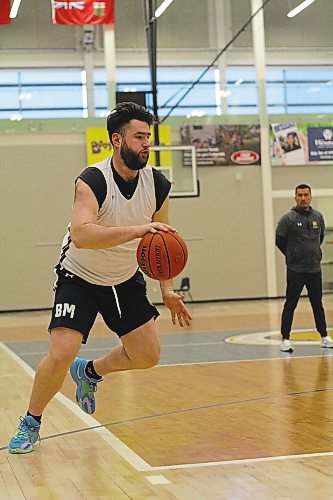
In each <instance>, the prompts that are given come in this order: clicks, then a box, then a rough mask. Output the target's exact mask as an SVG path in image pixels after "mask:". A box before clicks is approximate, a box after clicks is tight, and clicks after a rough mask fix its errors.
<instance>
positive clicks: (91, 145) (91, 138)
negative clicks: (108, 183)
mask: <svg viewBox="0 0 333 500" xmlns="http://www.w3.org/2000/svg"><path fill="white" fill-rule="evenodd" d="M151 133H152V135H151V142H152V144H153V143H154V127H152V128H151ZM159 139H160V143H161V145H165V146H169V145H170V144H171V129H170V127H169V126H168V125H160V126H159ZM112 151H113V148H112V145H111V142H110V139H109V134H108V131H107V129H106V128H105V127H89V128H86V154H87V165H88V166H89V165H93V164H94V163H98V162H99V161H102V160H105V159H106V158H108V157H109V156H110V155H111V154H112ZM148 164H149V165H151V166H152V167H154V166H156V158H155V152H154V151H151V152H150V154H149V160H148ZM159 166H161V167H169V166H172V157H171V153H170V151H163V152H161V153H160V165H159Z"/></svg>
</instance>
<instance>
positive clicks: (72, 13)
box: [51, 0, 114, 24]
mask: <svg viewBox="0 0 333 500" xmlns="http://www.w3.org/2000/svg"><path fill="white" fill-rule="evenodd" d="M51 3H52V20H53V23H54V24H113V23H114V0H104V1H103V2H96V1H95V0H79V1H77V2H72V1H69V0H65V1H63V2H61V1H58V0H51Z"/></svg>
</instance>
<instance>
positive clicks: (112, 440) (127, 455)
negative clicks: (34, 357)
mask: <svg viewBox="0 0 333 500" xmlns="http://www.w3.org/2000/svg"><path fill="white" fill-rule="evenodd" d="M0 349H1V350H2V351H3V352H4V353H5V354H7V355H8V356H9V357H11V358H12V359H13V360H14V361H15V362H16V363H17V364H18V365H19V366H20V367H21V368H22V369H23V370H24V371H25V372H26V373H27V374H28V375H29V376H30V377H31V378H34V375H35V371H34V370H33V369H32V368H31V367H30V366H29V365H28V364H27V363H26V362H25V361H24V360H23V359H21V358H20V357H19V356H18V355H17V354H16V353H15V352H13V351H12V350H11V349H9V347H7V346H6V345H4V344H3V343H2V342H0ZM54 397H55V399H57V400H58V401H60V402H61V403H62V404H63V405H64V406H65V407H66V408H67V409H68V410H70V411H71V412H72V413H74V414H75V416H76V417H78V419H79V420H81V421H82V422H84V423H85V424H87V425H88V426H89V427H91V428H92V429H91V430H93V431H94V432H96V433H97V434H98V435H99V436H100V437H101V438H102V439H103V440H104V441H106V442H107V443H108V445H109V446H111V448H113V449H114V450H115V451H116V452H117V453H118V454H119V455H120V456H121V457H122V458H124V459H125V460H126V461H127V462H128V463H129V464H130V465H131V466H132V467H134V469H136V470H137V471H150V470H151V466H150V465H149V464H148V463H147V462H145V461H144V460H143V459H142V458H141V457H140V456H139V455H137V454H136V453H135V452H134V451H133V450H131V449H130V448H128V446H126V445H125V444H124V443H123V442H122V441H121V440H120V439H119V438H117V437H116V436H115V435H114V434H113V433H112V432H111V431H109V430H108V429H106V428H105V427H104V426H101V425H100V422H98V421H97V420H95V419H94V418H93V417H92V416H91V415H87V414H86V413H83V411H82V410H81V409H80V408H79V407H78V406H77V404H75V403H73V401H71V400H70V399H68V398H67V397H66V396H64V395H63V394H61V393H58V394H56V395H55V396H54Z"/></svg>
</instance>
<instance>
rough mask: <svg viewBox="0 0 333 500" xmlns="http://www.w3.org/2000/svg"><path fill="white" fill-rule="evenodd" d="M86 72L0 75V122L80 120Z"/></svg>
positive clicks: (35, 72)
mask: <svg viewBox="0 0 333 500" xmlns="http://www.w3.org/2000/svg"><path fill="white" fill-rule="evenodd" d="M84 75H85V72H84V71H81V70H74V69H72V70H48V71H43V70H34V71H32V70H31V71H28V70H20V71H1V72H0V81H1V84H0V95H1V97H0V118H2V119H13V120H19V119H22V118H67V117H68V118H82V117H83V116H85V114H86V106H84V104H83V103H84V95H85V91H86V89H85V85H84Z"/></svg>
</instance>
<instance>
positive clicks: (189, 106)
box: [94, 67, 217, 117]
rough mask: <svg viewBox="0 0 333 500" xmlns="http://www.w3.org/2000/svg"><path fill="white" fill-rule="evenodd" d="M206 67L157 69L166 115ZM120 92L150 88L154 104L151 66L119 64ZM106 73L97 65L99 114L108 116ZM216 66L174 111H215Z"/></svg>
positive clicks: (160, 103) (162, 110)
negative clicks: (124, 65)
mask: <svg viewBox="0 0 333 500" xmlns="http://www.w3.org/2000/svg"><path fill="white" fill-rule="evenodd" d="M203 70H204V68H201V67H195V68H186V67H185V68H179V67H168V68H159V69H158V71H157V81H158V85H157V92H158V94H157V98H158V106H159V115H160V116H161V117H162V116H165V115H166V114H167V113H168V111H169V110H170V109H171V108H172V107H173V106H174V105H175V104H176V103H177V102H178V100H179V99H180V98H181V97H182V96H183V95H184V94H185V92H186V91H187V89H188V88H189V87H190V85H191V84H192V82H193V81H195V80H196V79H197V78H198V77H199V76H200V75H201V73H202V72H203ZM116 80H117V91H118V92H136V91H140V92H142V91H144V92H146V103H147V106H148V107H150V108H152V96H151V84H150V73H149V69H148V68H142V67H131V68H117V70H116ZM105 82H106V73H105V70H103V69H102V68H99V69H95V71H94V83H95V94H94V95H95V115H96V116H104V115H105V113H106V111H107V90H106V83H105ZM215 83H216V82H215V75H214V69H211V70H209V71H208V72H207V73H206V74H205V75H204V77H203V78H202V80H201V81H200V83H198V84H197V85H196V86H195V87H194V88H193V89H192V90H191V91H190V92H189V94H188V95H187V96H186V97H185V98H184V99H183V100H182V102H181V103H180V105H179V107H178V108H177V109H175V110H174V112H173V113H172V115H173V116H176V115H182V116H184V115H185V116H186V115H188V114H191V113H192V114H193V113H200V114H201V115H204V114H205V115H215V114H216V112H217V104H216V99H215Z"/></svg>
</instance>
